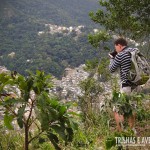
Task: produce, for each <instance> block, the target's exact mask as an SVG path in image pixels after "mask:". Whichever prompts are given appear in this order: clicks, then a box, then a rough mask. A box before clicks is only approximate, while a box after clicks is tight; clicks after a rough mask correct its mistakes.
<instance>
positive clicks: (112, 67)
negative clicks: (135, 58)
mask: <svg viewBox="0 0 150 150" xmlns="http://www.w3.org/2000/svg"><path fill="white" fill-rule="evenodd" d="M120 65H121V57H120V55H116V57H115V58H114V59H110V64H109V71H110V72H111V73H113V72H115V71H116V70H117V69H118V68H119V67H120Z"/></svg>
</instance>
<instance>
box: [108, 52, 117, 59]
mask: <svg viewBox="0 0 150 150" xmlns="http://www.w3.org/2000/svg"><path fill="white" fill-rule="evenodd" d="M108 55H109V57H110V58H112V59H113V58H115V57H116V55H117V52H116V51H113V52H112V53H109V54H108Z"/></svg>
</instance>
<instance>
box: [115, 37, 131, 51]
mask: <svg viewBox="0 0 150 150" xmlns="http://www.w3.org/2000/svg"><path fill="white" fill-rule="evenodd" d="M114 45H115V49H116V52H117V53H119V52H121V51H122V50H123V49H124V48H125V47H126V46H127V45H128V43H127V41H126V40H125V39H124V38H119V39H117V40H116V41H115V42H114Z"/></svg>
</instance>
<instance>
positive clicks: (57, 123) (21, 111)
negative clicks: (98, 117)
mask: <svg viewBox="0 0 150 150" xmlns="http://www.w3.org/2000/svg"><path fill="white" fill-rule="evenodd" d="M0 85H1V86H0V100H1V103H0V105H1V106H3V108H4V125H5V126H6V127H7V128H8V129H13V126H12V121H13V120H14V119H16V120H17V124H18V125H19V127H20V128H21V129H24V133H25V144H24V149H25V150H28V149H29V144H30V143H31V142H32V141H33V140H34V139H36V138H38V137H39V136H40V135H41V134H46V135H47V137H48V138H49V140H50V141H51V143H52V144H53V145H54V147H55V148H56V149H57V150H60V147H59V146H58V143H59V139H60V138H61V139H62V140H63V141H65V143H66V144H67V142H68V141H71V140H72V138H73V131H74V130H73V126H74V129H75V128H76V127H77V124H76V123H75V122H74V121H73V120H72V117H71V114H70V113H69V112H68V111H67V109H68V105H65V104H61V103H60V102H59V101H58V100H57V98H55V97H52V96H51V97H50V96H49V92H48V89H49V88H51V87H52V81H51V76H50V75H47V76H46V75H45V74H44V72H40V71H36V74H33V73H30V74H29V76H27V77H24V76H22V75H19V74H16V72H14V73H11V74H6V73H2V74H0ZM12 87H15V90H12ZM15 91H18V92H15ZM10 92H11V94H10ZM32 126H34V130H37V131H38V134H37V135H33V134H32V132H31V128H32ZM29 135H30V136H29Z"/></svg>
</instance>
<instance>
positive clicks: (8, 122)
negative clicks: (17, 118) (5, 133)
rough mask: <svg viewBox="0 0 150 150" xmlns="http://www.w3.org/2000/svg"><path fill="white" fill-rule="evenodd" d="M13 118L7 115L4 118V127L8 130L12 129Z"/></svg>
mask: <svg viewBox="0 0 150 150" xmlns="http://www.w3.org/2000/svg"><path fill="white" fill-rule="evenodd" d="M13 118H14V117H13V115H11V114H7V113H6V114H5V116H4V125H5V126H6V127H7V128H8V129H10V130H12V129H14V128H13V126H12V121H13Z"/></svg>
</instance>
